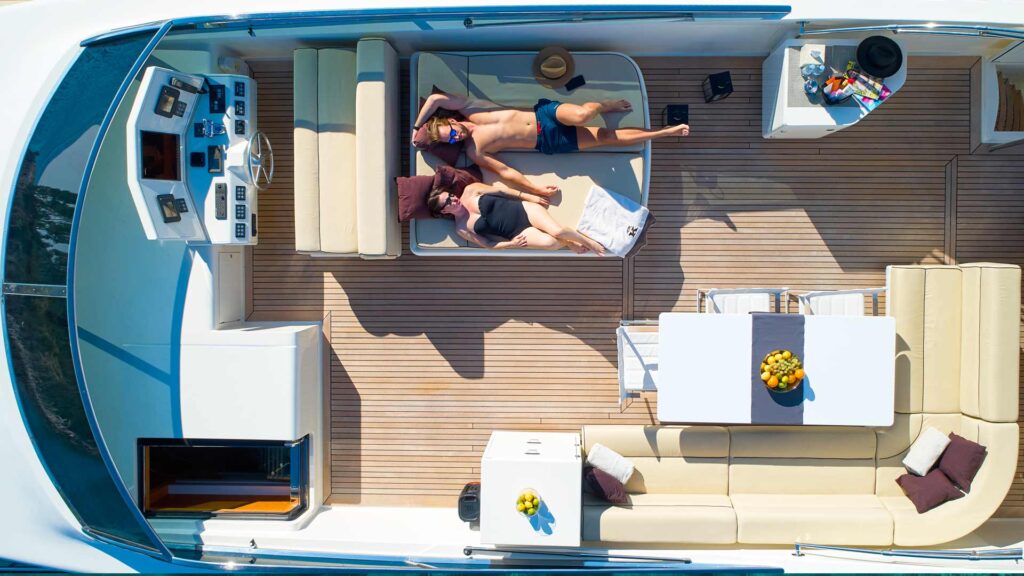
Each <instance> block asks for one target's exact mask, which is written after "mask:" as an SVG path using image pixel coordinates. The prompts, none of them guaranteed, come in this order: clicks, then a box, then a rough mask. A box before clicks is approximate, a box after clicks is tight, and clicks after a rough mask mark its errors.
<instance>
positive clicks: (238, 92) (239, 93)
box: [235, 82, 245, 98]
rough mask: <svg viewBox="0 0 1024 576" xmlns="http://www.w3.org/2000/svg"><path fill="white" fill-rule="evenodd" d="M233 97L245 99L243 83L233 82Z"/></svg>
mask: <svg viewBox="0 0 1024 576" xmlns="http://www.w3.org/2000/svg"><path fill="white" fill-rule="evenodd" d="M235 97H236V98H245V82H235Z"/></svg>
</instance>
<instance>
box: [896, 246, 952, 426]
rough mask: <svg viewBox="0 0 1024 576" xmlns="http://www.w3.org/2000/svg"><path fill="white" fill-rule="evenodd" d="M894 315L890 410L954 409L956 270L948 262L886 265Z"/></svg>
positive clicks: (929, 410) (937, 410) (925, 410)
mask: <svg viewBox="0 0 1024 576" xmlns="http://www.w3.org/2000/svg"><path fill="white" fill-rule="evenodd" d="M887 275H888V282H887V285H888V287H889V295H888V298H887V300H886V305H887V307H888V313H889V315H890V316H893V317H894V318H895V319H896V398H895V406H896V412H903V413H915V412H929V413H954V412H959V411H960V339H961V310H960V306H961V284H962V282H961V273H960V270H959V269H958V268H955V267H951V266H890V267H889V268H888V270H887Z"/></svg>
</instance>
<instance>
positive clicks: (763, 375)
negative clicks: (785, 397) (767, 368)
mask: <svg viewBox="0 0 1024 576" xmlns="http://www.w3.org/2000/svg"><path fill="white" fill-rule="evenodd" d="M771 377H772V375H771V374H769V373H768V372H762V373H761V380H763V381H765V382H767V381H768V379H769V378H771Z"/></svg>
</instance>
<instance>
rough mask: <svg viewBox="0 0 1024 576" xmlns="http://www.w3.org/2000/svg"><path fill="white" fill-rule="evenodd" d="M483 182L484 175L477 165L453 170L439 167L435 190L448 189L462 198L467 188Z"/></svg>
mask: <svg viewBox="0 0 1024 576" xmlns="http://www.w3.org/2000/svg"><path fill="white" fill-rule="evenodd" d="M481 180H483V174H481V173H480V168H479V167H477V166H476V165H473V166H470V167H468V168H453V167H451V166H438V167H437V172H435V173H434V188H446V189H450V190H452V191H453V192H454V193H455V195H456V196H459V197H461V196H462V192H463V191H465V190H466V186H469V185H470V184H475V183H477V182H480V181H481Z"/></svg>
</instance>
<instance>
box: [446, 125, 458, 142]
mask: <svg viewBox="0 0 1024 576" xmlns="http://www.w3.org/2000/svg"><path fill="white" fill-rule="evenodd" d="M458 138H459V131H458V130H456V129H455V128H452V131H451V133H449V134H448V143H449V144H455V141H456V140H458Z"/></svg>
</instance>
